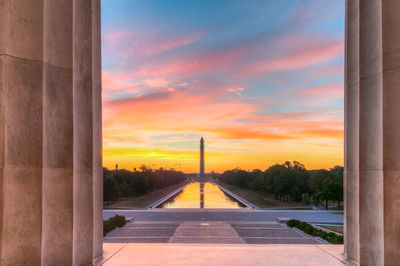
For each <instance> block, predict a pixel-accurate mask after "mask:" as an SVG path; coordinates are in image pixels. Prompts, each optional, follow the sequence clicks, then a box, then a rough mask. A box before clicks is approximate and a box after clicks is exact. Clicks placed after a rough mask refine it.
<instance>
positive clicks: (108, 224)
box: [103, 215, 126, 236]
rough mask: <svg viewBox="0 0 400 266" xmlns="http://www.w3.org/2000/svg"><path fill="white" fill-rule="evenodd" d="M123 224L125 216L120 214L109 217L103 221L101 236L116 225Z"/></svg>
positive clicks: (120, 225) (121, 225)
mask: <svg viewBox="0 0 400 266" xmlns="http://www.w3.org/2000/svg"><path fill="white" fill-rule="evenodd" d="M125 224H126V220H125V216H121V215H115V216H113V217H111V218H110V219H108V220H105V221H103V236H105V235H106V234H107V233H108V232H111V231H112V230H114V229H115V228H117V227H123V226H124V225H125Z"/></svg>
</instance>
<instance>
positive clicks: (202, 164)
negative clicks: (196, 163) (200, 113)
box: [200, 137, 204, 178]
mask: <svg viewBox="0 0 400 266" xmlns="http://www.w3.org/2000/svg"><path fill="white" fill-rule="evenodd" d="M201 177H204V139H203V137H201V139H200V178H201Z"/></svg>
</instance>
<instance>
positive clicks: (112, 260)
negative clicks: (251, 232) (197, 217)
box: [101, 243, 345, 266]
mask: <svg viewBox="0 0 400 266" xmlns="http://www.w3.org/2000/svg"><path fill="white" fill-rule="evenodd" d="M103 256H104V259H103V261H102V262H101V263H102V264H103V265H106V266H113V265H118V266H125V265H143V266H153V265H154V266H155V265H157V266H158V265H160V266H161V265H162V266H166V265H168V266H169V265H172V266H187V265H190V266H200V265H207V266H232V265H235V266H252V265H266V266H343V265H345V261H344V256H343V245H247V244H218V245H216V244H186V243H185V244H181V243H178V244H174V243H170V244H143V243H105V244H104V254H103Z"/></svg>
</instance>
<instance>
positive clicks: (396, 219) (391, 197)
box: [345, 0, 400, 265]
mask: <svg viewBox="0 0 400 266" xmlns="http://www.w3.org/2000/svg"><path fill="white" fill-rule="evenodd" d="M357 2H358V1H355V0H347V2H346V5H347V8H349V7H350V6H352V5H356V3H357ZM353 18H354V17H353V16H352V12H349V9H348V10H347V14H346V29H347V30H346V110H345V114H346V116H345V117H346V127H345V136H346V145H345V158H346V160H345V161H346V164H345V168H346V169H345V171H346V186H348V187H350V186H349V185H348V184H349V180H350V178H349V176H350V175H349V171H350V170H351V169H350V168H351V166H350V165H351V164H350V163H349V160H348V159H349V158H356V157H357V155H356V154H354V153H353V152H352V150H351V149H350V147H351V146H352V145H353V144H351V143H350V142H351V140H354V138H352V137H351V136H352V134H353V133H352V130H353V126H355V127H357V123H358V119H357V117H356V116H354V113H353V112H352V110H353V109H354V108H355V106H354V105H357V103H356V101H354V102H353V103H351V101H350V99H351V97H352V96H351V95H350V94H349V92H350V88H351V87H352V81H351V79H350V76H354V77H355V76H356V75H354V74H351V72H350V71H349V69H350V68H351V66H352V65H353V63H352V62H353V61H352V60H353V59H354V58H355V56H356V54H355V53H354V52H350V51H351V49H349V47H350V42H349V40H351V39H352V38H353V39H355V38H356V37H355V36H354V35H355V34H356V33H355V31H351V30H349V29H350V28H354V27H355V28H357V27H358V29H359V44H358V49H359V52H360V56H359V88H360V90H359V129H358V130H359V142H358V149H359V151H358V152H359V192H358V193H359V210H358V212H359V234H360V235H359V243H357V241H355V240H356V238H354V233H355V230H356V229H354V228H351V225H350V221H349V217H351V216H352V215H353V213H352V212H354V211H356V210H357V207H354V208H350V201H349V198H352V197H353V196H354V195H353V194H352V193H357V191H356V190H354V192H353V191H351V190H349V189H348V188H347V187H346V204H347V206H346V208H345V212H346V215H345V217H346V218H345V226H346V228H345V245H346V248H345V249H346V255H347V257H348V258H350V259H353V260H356V261H357V262H359V263H360V264H361V265H397V264H398V262H399V261H400V253H399V252H398V248H399V246H400V238H399V235H400V216H399V213H400V161H399V159H400V139H399V136H400V120H399V113H400V107H399V106H400V105H399V102H400V87H399V86H400V27H399V24H400V1H399V0H385V1H383V0H376V1H372V0H371V1H369V0H368V1H367V0H366V1H359V20H358V21H357V20H353ZM357 24H358V26H357ZM353 44H354V43H353ZM357 249H359V260H357V259H355V258H353V257H352V255H351V252H350V250H357Z"/></svg>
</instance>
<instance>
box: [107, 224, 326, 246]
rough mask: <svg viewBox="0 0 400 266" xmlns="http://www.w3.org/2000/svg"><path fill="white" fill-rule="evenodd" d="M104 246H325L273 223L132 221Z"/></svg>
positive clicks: (109, 236) (318, 240)
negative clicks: (177, 244) (156, 244)
mask: <svg viewBox="0 0 400 266" xmlns="http://www.w3.org/2000/svg"><path fill="white" fill-rule="evenodd" d="M104 242H105V243H207V244H210V243H212V244H325V243H326V242H324V241H323V240H320V239H317V238H313V237H311V236H309V235H307V234H304V233H303V232H301V231H300V230H295V229H292V228H289V227H287V226H286V225H283V224H279V223H276V222H226V221H184V222H173V221H170V222H132V223H130V224H127V225H126V226H124V227H123V228H118V229H116V230H114V231H112V232H110V233H109V234H107V236H106V237H105V238H104Z"/></svg>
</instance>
